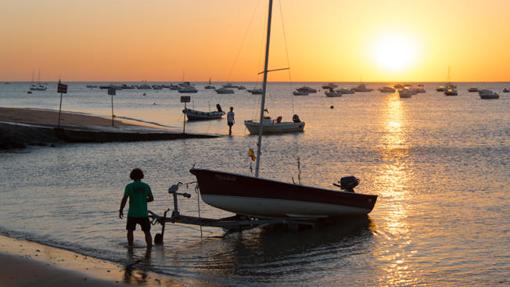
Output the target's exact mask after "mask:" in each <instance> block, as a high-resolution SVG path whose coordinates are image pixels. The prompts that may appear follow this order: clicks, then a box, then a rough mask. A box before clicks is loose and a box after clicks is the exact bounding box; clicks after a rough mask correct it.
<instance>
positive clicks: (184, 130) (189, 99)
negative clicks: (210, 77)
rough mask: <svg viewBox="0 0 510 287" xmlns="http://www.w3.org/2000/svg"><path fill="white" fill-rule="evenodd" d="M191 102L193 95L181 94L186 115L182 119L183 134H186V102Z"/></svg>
mask: <svg viewBox="0 0 510 287" xmlns="http://www.w3.org/2000/svg"><path fill="white" fill-rule="evenodd" d="M189 102H191V97H190V96H181V103H184V112H183V114H184V116H183V121H182V134H186V111H187V109H188V108H187V106H186V103H189Z"/></svg>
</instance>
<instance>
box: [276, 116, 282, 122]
mask: <svg viewBox="0 0 510 287" xmlns="http://www.w3.org/2000/svg"><path fill="white" fill-rule="evenodd" d="M282 119H283V118H282V116H279V117H277V118H276V123H277V124H279V123H281V122H282Z"/></svg>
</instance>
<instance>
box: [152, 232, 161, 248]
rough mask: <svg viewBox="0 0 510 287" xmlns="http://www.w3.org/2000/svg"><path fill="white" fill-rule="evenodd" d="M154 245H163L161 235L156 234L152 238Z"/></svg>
mask: <svg viewBox="0 0 510 287" xmlns="http://www.w3.org/2000/svg"><path fill="white" fill-rule="evenodd" d="M154 244H156V245H161V244H163V234H161V233H156V236H154Z"/></svg>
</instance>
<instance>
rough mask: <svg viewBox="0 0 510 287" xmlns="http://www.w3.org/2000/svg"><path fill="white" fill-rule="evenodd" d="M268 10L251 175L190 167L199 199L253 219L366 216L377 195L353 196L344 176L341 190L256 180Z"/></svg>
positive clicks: (351, 183) (352, 182)
mask: <svg viewBox="0 0 510 287" xmlns="http://www.w3.org/2000/svg"><path fill="white" fill-rule="evenodd" d="M272 8H273V0H269V9H268V20H267V36H266V50H265V62H264V72H263V74H264V77H263V82H262V98H261V105H260V118H259V121H258V123H257V124H258V130H257V132H258V141H257V154H256V166H255V176H247V175H240V174H235V173H229V172H222V171H216V170H210V169H200V168H192V169H191V170H190V172H191V173H192V174H194V175H195V176H196V178H197V182H198V186H199V190H200V194H201V196H202V199H203V201H204V202H206V203H207V204H209V205H211V206H214V207H217V208H220V209H223V210H226V211H230V212H233V213H236V214H239V215H245V216H251V217H256V218H300V219H317V218H329V217H339V216H351V215H366V214H368V213H369V212H371V211H372V209H373V208H374V205H375V202H376V200H377V195H369V194H360V193H355V192H354V190H353V189H354V187H356V186H357V185H358V183H359V180H358V179H357V178H355V177H344V178H342V179H341V181H340V182H339V184H335V185H336V186H338V187H340V189H341V190H330V189H324V188H318V187H311V186H305V185H301V184H295V183H286V182H281V181H275V180H270V179H264V178H260V177H259V169H260V161H261V149H262V134H263V129H264V110H265V98H266V92H267V74H268V72H269V70H268V66H269V50H270V49H269V47H270V40H271V18H272ZM254 156H255V155H254Z"/></svg>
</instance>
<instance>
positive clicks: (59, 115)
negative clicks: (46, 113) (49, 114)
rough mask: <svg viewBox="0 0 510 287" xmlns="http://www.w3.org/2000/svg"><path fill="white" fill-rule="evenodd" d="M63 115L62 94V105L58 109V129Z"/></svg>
mask: <svg viewBox="0 0 510 287" xmlns="http://www.w3.org/2000/svg"><path fill="white" fill-rule="evenodd" d="M61 114H62V93H60V105H59V107H58V127H59V128H60V118H61Z"/></svg>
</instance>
